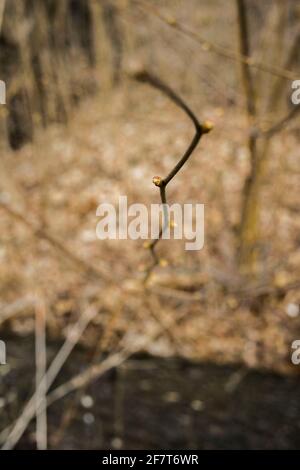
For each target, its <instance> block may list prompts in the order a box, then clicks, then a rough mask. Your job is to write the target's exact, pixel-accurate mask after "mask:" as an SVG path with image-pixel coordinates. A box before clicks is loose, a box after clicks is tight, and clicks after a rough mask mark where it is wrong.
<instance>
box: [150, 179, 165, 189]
mask: <svg viewBox="0 0 300 470" xmlns="http://www.w3.org/2000/svg"><path fill="white" fill-rule="evenodd" d="M152 182H153V184H155V186H158V187H159V188H160V187H161V186H162V183H163V180H162V178H161V177H160V176H153V179H152Z"/></svg>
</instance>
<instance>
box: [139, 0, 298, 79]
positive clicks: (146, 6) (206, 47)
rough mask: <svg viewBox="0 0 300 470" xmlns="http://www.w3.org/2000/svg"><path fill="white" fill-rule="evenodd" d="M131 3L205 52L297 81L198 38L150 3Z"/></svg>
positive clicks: (290, 74) (277, 69)
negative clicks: (191, 40) (196, 43)
mask: <svg viewBox="0 0 300 470" xmlns="http://www.w3.org/2000/svg"><path fill="white" fill-rule="evenodd" d="M133 1H134V3H135V4H136V5H137V6H138V7H139V8H140V9H141V10H142V11H144V12H145V11H147V12H149V13H151V14H152V15H154V16H155V17H156V18H158V19H159V20H161V21H162V22H163V23H164V24H166V25H168V26H169V27H171V28H173V29H175V30H176V31H178V32H180V33H181V34H183V35H185V36H187V37H189V38H190V39H193V40H194V41H196V42H198V43H199V44H201V46H202V50H203V51H205V52H213V53H214V54H217V55H219V56H221V57H225V58H227V59H230V60H233V61H235V62H240V63H244V64H247V65H248V66H249V67H252V68H254V69H258V70H261V71H262V72H266V73H269V74H272V75H276V76H277V77H282V78H284V79H286V80H297V79H298V78H299V77H297V76H296V74H295V73H294V72H292V71H291V70H286V69H284V68H281V67H276V66H275V65H267V64H264V63H261V62H257V61H256V60H255V59H254V58H253V57H251V56H248V55H243V54H238V53H236V52H234V51H232V50H230V49H227V48H225V47H223V46H220V45H218V44H215V43H213V42H211V41H208V40H207V39H205V38H203V37H202V36H200V35H199V34H198V33H197V32H195V31H193V30H191V29H189V28H188V27H187V26H185V25H183V24H181V23H179V22H178V21H177V20H176V19H175V18H174V17H170V16H165V15H163V14H162V13H161V12H160V11H159V10H158V9H157V8H156V7H154V6H153V5H151V4H150V3H148V2H146V1H144V0H133Z"/></svg>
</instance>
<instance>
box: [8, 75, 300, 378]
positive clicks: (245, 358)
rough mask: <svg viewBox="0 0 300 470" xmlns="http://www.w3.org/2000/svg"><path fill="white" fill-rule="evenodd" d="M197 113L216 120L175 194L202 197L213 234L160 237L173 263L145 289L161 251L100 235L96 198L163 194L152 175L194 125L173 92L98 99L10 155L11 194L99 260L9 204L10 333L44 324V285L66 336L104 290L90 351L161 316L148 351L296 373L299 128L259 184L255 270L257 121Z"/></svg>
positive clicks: (233, 113)
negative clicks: (190, 241) (242, 224)
mask: <svg viewBox="0 0 300 470" xmlns="http://www.w3.org/2000/svg"><path fill="white" fill-rule="evenodd" d="M195 112H196V114H197V115H199V117H200V118H201V119H202V120H203V119H210V120H212V121H213V122H214V123H215V129H214V130H213V132H211V134H209V135H207V136H204V138H203V139H202V141H201V145H200V146H199V148H197V150H196V151H195V153H194V154H193V156H192V158H191V159H190V160H189V162H188V164H187V165H186V166H185V167H184V168H183V170H182V172H181V173H180V174H178V176H177V177H176V179H174V181H172V183H171V184H170V187H169V189H168V197H169V202H170V203H171V202H172V203H173V202H180V203H185V202H198V203H203V204H205V246H204V248H203V249H202V250H200V251H192V252H189V251H186V250H185V249H184V241H177V240H176V241H175V240H171V241H162V242H161V243H160V244H159V246H158V253H159V256H160V257H161V259H162V260H163V261H162V263H161V266H159V267H157V268H156V269H155V270H154V272H153V274H152V276H151V279H150V281H149V284H148V286H147V288H145V286H144V285H143V283H142V278H143V271H144V270H145V269H146V268H147V266H148V265H149V263H151V257H150V254H149V252H148V250H146V249H145V248H144V247H143V241H141V240H136V241H134V240H119V241H117V240H106V241H100V240H98V239H97V238H96V226H97V223H98V221H99V218H98V217H97V216H96V209H97V207H98V205H99V204H100V203H104V202H109V203H112V204H115V205H117V204H118V198H119V196H120V195H125V196H127V197H128V204H131V203H137V202H139V203H144V204H146V205H147V206H149V205H150V204H151V203H157V202H159V194H158V192H157V188H155V187H154V186H153V184H152V177H153V176H154V175H165V174H167V173H168V171H169V170H170V168H172V167H173V166H174V163H175V162H176V161H177V160H178V158H179V156H180V155H181V154H182V153H183V151H184V150H185V149H186V147H187V144H188V143H189V141H190V139H191V137H192V135H193V128H192V127H191V124H190V122H189V121H188V120H187V119H186V117H185V115H184V114H182V113H181V112H180V111H179V110H177V109H176V108H174V106H173V104H172V103H170V102H169V101H168V100H167V99H165V98H164V97H162V96H160V95H159V93H157V92H155V91H153V90H150V89H148V88H146V87H144V86H140V85H138V86H137V85H130V84H128V85H126V86H124V87H123V88H120V89H116V90H114V91H111V92H109V93H106V94H105V93H103V94H100V96H99V97H93V98H91V99H89V100H87V101H86V102H85V103H83V104H82V105H81V106H80V107H79V109H78V110H77V112H76V114H75V115H74V117H73V119H72V121H71V122H70V123H69V124H68V126H67V127H52V128H51V129H49V130H47V131H44V132H43V133H42V134H40V135H38V136H37V137H36V141H35V143H34V144H30V145H27V146H26V147H24V148H23V149H21V150H20V151H18V152H15V153H14V154H7V155H6V156H5V157H4V158H3V159H2V160H1V167H2V168H1V198H2V201H4V202H5V203H7V204H9V206H10V207H12V208H14V209H15V210H16V211H19V212H20V213H22V215H23V216H24V217H25V218H26V219H27V220H29V221H31V222H32V223H33V224H38V226H39V227H40V228H42V229H43V230H44V232H46V233H50V234H51V235H52V236H54V237H56V238H57V239H59V240H60V241H61V242H62V244H63V246H64V247H67V249H68V250H69V251H70V252H71V253H73V254H75V255H76V256H77V257H79V258H81V259H83V260H85V263H87V264H90V265H93V266H94V267H95V268H96V269H97V270H98V271H99V278H98V279H95V278H90V276H89V275H88V274H87V272H86V267H84V266H79V265H78V263H77V264H76V262H75V263H74V261H73V262H72V261H70V260H69V259H68V256H66V254H65V253H62V251H61V250H60V249H57V247H54V246H53V243H52V244H51V243H49V239H48V240H47V239H45V237H44V236H43V235H41V232H39V234H35V235H34V234H33V233H32V231H31V230H30V229H28V227H26V225H24V224H23V223H22V222H20V220H16V219H14V218H13V217H11V215H9V214H8V213H7V212H6V211H4V210H0V224H1V234H0V259H1V263H0V295H1V308H2V311H3V312H4V313H3V316H2V320H1V317H0V321H1V323H3V319H6V320H5V324H4V325H2V333H1V336H2V337H3V336H5V334H6V332H9V334H11V332H13V333H15V334H17V335H20V337H21V338H22V337H24V336H26V335H27V334H29V333H31V332H33V331H34V309H33V304H32V303H31V299H32V298H33V297H35V296H36V295H37V296H39V297H42V298H43V299H44V300H45V303H46V305H47V328H48V330H47V331H48V335H49V338H50V339H55V340H58V339H59V338H62V337H64V336H65V334H66V331H67V329H68V327H69V326H70V325H71V324H72V323H73V322H74V321H76V319H77V318H78V317H79V315H80V314H81V313H82V311H83V309H84V308H85V306H86V305H87V304H89V303H92V302H96V303H97V305H98V306H99V315H98V316H97V317H96V318H95V319H94V320H93V322H92V324H91V325H90V326H89V327H88V329H87V331H86V332H85V334H84V335H83V338H82V344H83V345H85V346H87V347H88V348H90V349H94V348H95V347H97V346H98V347H100V348H101V349H104V350H113V349H114V347H115V345H116V344H117V343H118V341H120V340H121V339H122V341H123V344H125V345H126V344H129V345H130V344H132V343H133V342H134V341H136V340H139V338H141V337H143V338H144V337H147V336H149V337H151V334H152V332H153V331H155V328H157V325H160V326H162V332H161V335H159V337H156V339H155V341H149V343H148V346H147V347H146V348H145V349H146V350H147V352H149V353H151V354H156V355H159V356H171V355H174V354H176V355H177V356H181V357H183V358H185V359H196V360H198V361H211V362H214V363H216V364H234V363H239V364H241V363H242V364H244V365H245V366H247V367H251V368H267V369H272V370H275V371H278V372H295V373H297V372H298V368H297V367H296V366H293V365H292V364H291V343H292V341H294V340H295V339H298V338H299V337H300V315H299V314H297V312H298V311H299V308H298V307H299V302H300V292H299V289H298V290H297V289H291V290H288V291H287V292H284V293H283V290H284V289H283V290H281V288H284V286H286V285H288V284H291V283H293V282H296V281H299V278H300V236H299V233H300V232H299V229H300V214H299V205H298V198H299V173H300V162H299V155H298V154H297V152H298V148H299V141H298V136H297V131H296V129H295V130H291V129H290V130H286V131H285V132H283V133H281V134H280V137H278V138H277V137H276V138H274V142H273V144H272V150H271V158H270V161H269V167H268V172H267V177H266V179H265V181H264V187H263V190H262V195H261V201H262V204H261V206H262V213H261V227H260V229H261V239H260V256H261V264H260V266H259V274H258V275H257V278H256V280H255V281H251V282H250V281H246V280H245V278H243V277H242V276H240V275H239V273H238V268H237V265H236V261H235V260H236V256H235V253H236V244H237V241H236V229H237V225H238V222H239V216H240V203H241V191H242V187H243V182H244V179H245V176H246V174H247V171H248V162H249V158H248V151H247V147H246V145H245V140H246V134H247V132H246V130H245V129H246V123H245V122H244V118H243V116H242V117H241V113H240V111H239V110H238V109H237V108H236V107H234V106H233V107H232V108H230V107H229V108H228V109H226V111H225V110H224V109H222V108H215V107H212V108H204V109H203V108H199V109H195ZM36 235H38V236H36ZM270 289H271V290H270ZM297 308H298V310H297ZM5 312H6V313H5ZM99 344H100V346H99ZM299 370H300V369H299Z"/></svg>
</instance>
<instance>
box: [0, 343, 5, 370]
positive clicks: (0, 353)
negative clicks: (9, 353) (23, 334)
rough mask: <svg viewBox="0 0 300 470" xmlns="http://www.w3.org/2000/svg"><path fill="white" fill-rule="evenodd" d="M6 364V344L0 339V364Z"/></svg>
mask: <svg viewBox="0 0 300 470" xmlns="http://www.w3.org/2000/svg"><path fill="white" fill-rule="evenodd" d="M5 364H6V345H5V343H4V341H0V365H1V366H4V365H5Z"/></svg>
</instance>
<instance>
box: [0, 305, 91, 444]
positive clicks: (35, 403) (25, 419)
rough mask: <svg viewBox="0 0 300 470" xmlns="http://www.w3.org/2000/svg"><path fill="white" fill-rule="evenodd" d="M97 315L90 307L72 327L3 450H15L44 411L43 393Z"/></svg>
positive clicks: (14, 426)
mask: <svg viewBox="0 0 300 470" xmlns="http://www.w3.org/2000/svg"><path fill="white" fill-rule="evenodd" d="M97 313H98V310H97V308H96V307H95V306H91V307H89V308H88V309H87V310H86V311H85V312H84V313H83V314H82V315H81V316H80V318H79V320H78V321H77V322H76V323H75V324H74V325H73V326H72V328H71V329H70V331H69V333H68V335H67V338H66V340H65V342H64V344H63V345H62V347H61V348H60V350H59V351H58V353H57V355H56V356H55V358H54V359H53V361H52V362H51V365H50V366H49V368H48V370H47V373H46V375H45V376H44V377H43V379H42V380H41V382H40V384H39V386H38V387H37V389H36V391H35V393H34V394H33V395H32V397H31V398H30V400H29V401H28V402H27V404H26V405H25V407H24V410H23V412H22V413H21V415H20V416H19V417H18V419H17V420H16V422H15V424H14V425H13V427H12V429H11V431H10V433H9V435H8V438H7V440H6V442H5V444H4V445H3V447H2V450H11V449H13V448H14V447H15V445H16V444H17V443H18V442H19V440H20V439H21V437H22V435H23V433H24V431H25V430H26V428H27V426H28V424H29V423H30V421H31V420H32V418H33V417H34V415H35V413H36V410H37V409H38V410H39V412H41V410H42V408H41V406H42V404H43V400H42V399H41V396H42V393H43V392H44V391H45V390H46V392H47V391H48V390H49V388H50V387H51V385H52V384H53V382H54V380H55V379H56V377H57V375H58V374H59V372H60V371H61V369H62V367H63V365H64V364H65V362H66V360H67V359H68V357H69V356H70V354H71V352H72V351H73V349H74V347H75V346H76V344H77V343H78V341H79V339H80V338H81V336H82V334H83V333H84V331H85V330H86V328H87V326H88V325H89V323H90V322H91V321H92V320H93V318H95V316H96V315H97Z"/></svg>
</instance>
